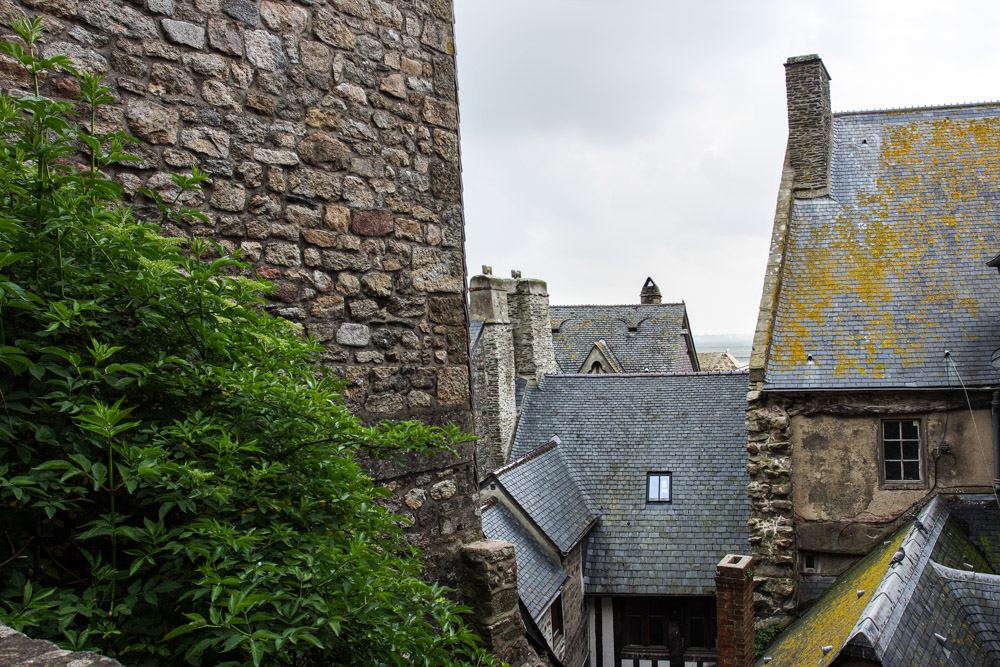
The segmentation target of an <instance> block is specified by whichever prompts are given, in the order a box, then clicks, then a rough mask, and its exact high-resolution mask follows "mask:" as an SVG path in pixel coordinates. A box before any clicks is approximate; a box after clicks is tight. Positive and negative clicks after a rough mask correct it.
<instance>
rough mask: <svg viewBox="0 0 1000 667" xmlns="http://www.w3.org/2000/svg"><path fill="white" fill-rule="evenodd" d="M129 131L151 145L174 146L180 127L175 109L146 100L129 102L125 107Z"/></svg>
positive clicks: (178, 116)
mask: <svg viewBox="0 0 1000 667" xmlns="http://www.w3.org/2000/svg"><path fill="white" fill-rule="evenodd" d="M125 108H126V111H125V117H126V118H127V119H128V125H129V129H130V130H131V131H132V133H133V134H135V136H137V137H139V138H140V139H143V140H145V141H148V142H149V143H151V144H174V143H176V142H177V132H178V129H179V125H180V115H179V114H178V113H177V110H176V109H172V108H169V107H165V106H162V105H159V104H157V103H155V102H151V101H149V100H146V99H133V100H129V102H128V104H127V106H126V107H125Z"/></svg>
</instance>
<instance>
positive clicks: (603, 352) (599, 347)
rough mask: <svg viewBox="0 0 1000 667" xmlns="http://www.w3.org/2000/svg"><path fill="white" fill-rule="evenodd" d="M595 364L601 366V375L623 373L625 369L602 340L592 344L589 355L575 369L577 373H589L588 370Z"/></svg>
mask: <svg viewBox="0 0 1000 667" xmlns="http://www.w3.org/2000/svg"><path fill="white" fill-rule="evenodd" d="M595 362H599V363H600V364H601V368H603V369H604V370H602V371H601V372H602V373H624V372H625V369H624V368H622V364H621V362H620V361H618V358H617V357H615V353H614V352H612V351H611V348H610V347H608V344H607V343H605V342H604V341H603V340H599V341H597V342H596V343H594V347H592V348H590V353H589V354H588V355H587V356H586V358H584V360H583V363H582V364H580V367H579V368H578V369H577V371H576V372H577V373H589V372H590V368H592V367H593V365H594V363H595Z"/></svg>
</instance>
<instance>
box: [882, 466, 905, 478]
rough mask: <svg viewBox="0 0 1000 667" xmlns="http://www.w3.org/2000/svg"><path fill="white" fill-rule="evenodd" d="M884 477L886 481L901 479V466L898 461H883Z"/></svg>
mask: <svg viewBox="0 0 1000 667" xmlns="http://www.w3.org/2000/svg"><path fill="white" fill-rule="evenodd" d="M885 478H886V480H888V481H894V480H895V481H899V480H901V479H903V473H902V466H901V464H900V463H899V462H898V461H886V462H885Z"/></svg>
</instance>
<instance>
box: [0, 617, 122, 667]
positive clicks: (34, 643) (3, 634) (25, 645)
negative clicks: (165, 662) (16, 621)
mask: <svg viewBox="0 0 1000 667" xmlns="http://www.w3.org/2000/svg"><path fill="white" fill-rule="evenodd" d="M0 665H34V666H35V667H121V664H120V663H119V662H118V661H117V660H112V659H111V658H106V657H104V656H100V655H97V654H96V653H90V652H80V651H64V650H63V649H61V648H59V647H58V646H56V645H55V644H53V643H52V642H47V641H44V640H42V639H31V638H29V637H26V636H25V635H23V634H21V633H20V632H17V631H16V630H13V629H12V628H8V627H7V626H6V625H4V624H3V623H0Z"/></svg>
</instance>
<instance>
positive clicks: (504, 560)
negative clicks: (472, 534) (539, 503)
mask: <svg viewBox="0 0 1000 667" xmlns="http://www.w3.org/2000/svg"><path fill="white" fill-rule="evenodd" d="M461 560H462V569H461V582H462V583H461V592H462V595H463V597H464V599H465V602H466V604H468V605H469V606H470V607H471V608H472V616H471V621H472V624H473V627H474V628H475V629H476V631H477V632H478V633H479V635H480V637H482V639H483V642H484V644H485V646H486V649H487V650H489V651H490V652H491V653H493V654H494V655H496V656H497V657H499V658H500V659H502V660H506V661H508V662H510V664H511V665H520V664H523V663H524V662H525V661H526V660H529V658H530V656H531V651H530V650H529V648H528V642H527V640H526V639H525V637H524V624H523V622H522V621H521V613H520V611H519V610H518V603H517V601H518V596H517V561H516V560H515V559H514V545H513V544H511V543H510V542H502V541H500V540H481V541H479V542H474V543H472V544H467V545H465V546H464V547H463V548H462V559H461Z"/></svg>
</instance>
